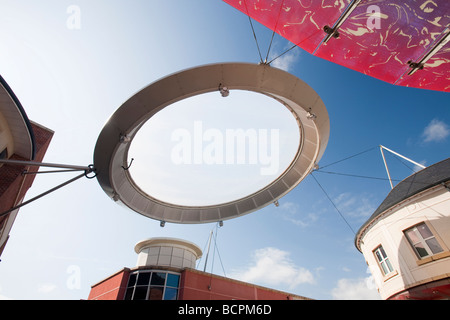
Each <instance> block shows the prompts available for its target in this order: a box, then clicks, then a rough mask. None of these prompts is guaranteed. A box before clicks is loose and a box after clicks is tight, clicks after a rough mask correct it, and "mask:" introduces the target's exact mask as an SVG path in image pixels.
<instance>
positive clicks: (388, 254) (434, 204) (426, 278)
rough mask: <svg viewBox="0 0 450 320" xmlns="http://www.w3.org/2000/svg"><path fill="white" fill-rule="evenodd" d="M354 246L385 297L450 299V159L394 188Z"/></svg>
mask: <svg viewBox="0 0 450 320" xmlns="http://www.w3.org/2000/svg"><path fill="white" fill-rule="evenodd" d="M355 245H356V247H357V249H358V250H359V251H361V252H362V253H363V255H364V258H365V259H366V262H367V264H368V266H369V269H370V271H371V273H372V276H373V278H374V281H375V283H376V285H377V287H378V291H379V293H380V295H381V298H383V299H387V300H400V299H402V300H403V299H421V300H426V299H449V298H450V273H449V270H450V251H449V248H450V158H449V159H446V160H444V161H441V162H438V163H436V164H434V165H432V166H429V167H427V168H425V169H423V170H421V171H419V172H417V173H415V174H413V175H411V176H409V177H408V178H406V179H405V180H403V181H401V182H400V183H398V184H397V186H395V187H394V188H393V189H392V190H391V192H390V193H389V195H388V196H387V197H386V199H385V200H384V201H383V203H382V204H381V205H380V206H379V207H378V209H377V210H376V211H375V212H374V214H373V215H372V216H371V217H370V218H369V220H368V221H367V222H366V223H365V224H364V225H363V226H362V227H361V228H360V229H359V231H358V232H357V234H356V237H355Z"/></svg>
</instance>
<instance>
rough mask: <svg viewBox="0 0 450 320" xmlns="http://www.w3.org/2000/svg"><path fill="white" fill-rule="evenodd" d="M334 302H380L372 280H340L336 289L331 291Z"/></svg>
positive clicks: (368, 278)
mask: <svg viewBox="0 0 450 320" xmlns="http://www.w3.org/2000/svg"><path fill="white" fill-rule="evenodd" d="M331 295H332V297H333V299H335V300H380V299H381V297H380V294H379V293H378V291H377V289H375V287H374V285H373V283H372V278H371V277H367V278H360V279H340V280H339V281H338V283H337V287H336V288H334V289H333V290H331Z"/></svg>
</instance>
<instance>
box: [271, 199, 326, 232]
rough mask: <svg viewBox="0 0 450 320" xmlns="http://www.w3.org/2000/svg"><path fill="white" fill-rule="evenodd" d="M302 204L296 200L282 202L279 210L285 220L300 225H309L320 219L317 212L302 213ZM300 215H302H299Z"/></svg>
mask: <svg viewBox="0 0 450 320" xmlns="http://www.w3.org/2000/svg"><path fill="white" fill-rule="evenodd" d="M299 210H300V206H299V205H298V203H294V202H289V201H288V202H282V203H281V205H280V207H279V211H280V212H281V216H282V218H283V219H284V220H286V221H289V222H291V223H293V224H295V225H297V226H300V227H307V226H309V225H311V223H313V222H315V221H316V220H317V219H318V216H317V214H315V213H308V214H300V212H299ZM299 215H300V217H299Z"/></svg>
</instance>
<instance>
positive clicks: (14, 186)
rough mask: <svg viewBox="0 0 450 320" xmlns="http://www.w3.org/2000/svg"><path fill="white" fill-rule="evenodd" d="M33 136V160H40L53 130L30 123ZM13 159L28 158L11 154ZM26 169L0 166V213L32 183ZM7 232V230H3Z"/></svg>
mask: <svg viewBox="0 0 450 320" xmlns="http://www.w3.org/2000/svg"><path fill="white" fill-rule="evenodd" d="M32 127H33V132H34V136H35V148H36V156H35V159H34V161H37V162H41V161H42V159H43V158H44V155H45V153H46V152H47V149H48V146H49V144H50V141H51V139H52V137H53V131H51V130H48V129H45V128H43V127H41V126H39V125H36V124H34V123H32ZM10 158H11V159H14V160H29V159H24V158H22V157H19V156H17V155H12V156H11V157H10ZM25 169H27V168H26V167H25V166H19V165H8V164H4V165H3V166H1V167H0V213H3V212H5V211H6V210H8V209H11V208H13V207H14V206H16V205H17V204H18V203H19V201H20V200H21V199H23V198H24V197H25V194H26V193H27V191H28V189H29V188H30V187H31V185H32V184H33V181H34V179H35V175H23V174H22V173H23V171H24V170H25ZM38 169H39V168H38V167H30V168H28V169H27V170H28V171H37V170H38ZM8 216H9V215H6V216H3V217H0V230H1V229H2V227H3V225H4V224H5V223H6V221H7V219H8ZM5 232H9V230H5ZM0 245H1V247H0V255H1V253H2V252H3V248H4V245H5V244H0Z"/></svg>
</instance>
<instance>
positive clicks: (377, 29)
mask: <svg viewBox="0 0 450 320" xmlns="http://www.w3.org/2000/svg"><path fill="white" fill-rule="evenodd" d="M224 1H225V2H226V3H228V4H229V5H231V6H233V7H235V8H236V9H238V10H240V11H241V12H243V13H245V14H246V15H248V16H249V17H251V18H252V19H254V20H256V21H258V22H260V23H261V24H263V25H264V26H266V27H267V28H269V29H270V30H273V31H275V32H276V33H278V34H279V35H281V36H282V37H284V38H285V39H287V40H289V41H290V42H292V43H293V44H295V45H297V46H299V47H301V48H302V49H304V50H306V51H307V52H309V53H311V54H314V55H315V56H318V57H321V58H323V59H326V60H329V61H332V62H335V63H337V64H340V65H342V66H345V67H348V68H350V69H353V70H356V71H358V72H361V73H364V74H366V75H369V76H372V77H375V78H378V79H380V80H383V81H387V82H389V83H392V84H396V85H401V86H408V87H416V88H423V89H430V90H438V91H446V92H450V41H449V40H450V1H449V0H433V1H431V0H420V1H419V0H398V1H397V0H395V1H394V0H384V1H383V0H362V1H350V0H341V1H336V0H224ZM326 26H327V27H328V30H330V31H329V33H333V31H336V32H335V34H338V37H333V36H330V39H329V40H328V41H327V42H326V41H324V40H325V39H326V37H327V36H328V35H329V33H327V32H326V31H324V28H325V29H326ZM335 27H336V28H335ZM333 28H335V29H333ZM424 58H425V59H424ZM421 62H422V64H421ZM414 66H417V67H420V66H422V68H417V69H415V68H413V67H414ZM411 71H413V73H412V74H410V73H411Z"/></svg>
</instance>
